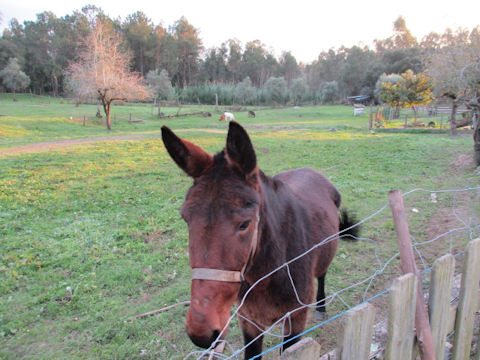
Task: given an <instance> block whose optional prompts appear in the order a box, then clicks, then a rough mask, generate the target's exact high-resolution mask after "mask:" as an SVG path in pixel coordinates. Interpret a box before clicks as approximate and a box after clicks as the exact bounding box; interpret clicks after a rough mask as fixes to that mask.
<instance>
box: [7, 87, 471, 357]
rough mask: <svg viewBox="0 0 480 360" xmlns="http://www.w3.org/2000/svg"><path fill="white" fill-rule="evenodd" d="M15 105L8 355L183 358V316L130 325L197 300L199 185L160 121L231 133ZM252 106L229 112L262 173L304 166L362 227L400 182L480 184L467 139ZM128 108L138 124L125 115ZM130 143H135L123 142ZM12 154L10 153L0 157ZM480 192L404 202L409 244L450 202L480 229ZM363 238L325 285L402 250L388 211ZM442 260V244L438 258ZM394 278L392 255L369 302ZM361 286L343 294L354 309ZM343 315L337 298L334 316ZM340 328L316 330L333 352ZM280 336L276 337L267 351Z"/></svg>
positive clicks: (349, 246) (215, 146)
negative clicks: (167, 141)
mask: <svg viewBox="0 0 480 360" xmlns="http://www.w3.org/2000/svg"><path fill="white" fill-rule="evenodd" d="M19 99H20V101H19V102H15V103H14V102H13V101H11V98H10V97H8V96H7V95H4V94H3V95H1V97H0V115H2V116H0V359H13V358H25V359H53V358H55V359H138V358H141V359H183V358H184V357H185V356H186V355H187V354H189V353H190V352H191V351H195V350H197V349H196V348H195V346H194V345H193V344H192V343H191V342H190V340H189V339H188V337H187V335H186V333H185V331H184V325H183V322H184V318H185V313H186V308H184V307H178V308H175V309H173V310H170V311H168V312H165V313H162V314H158V315H155V316H152V317H148V318H144V319H141V320H135V321H129V322H127V321H126V319H128V318H130V317H132V316H134V315H136V314H140V313H143V312H147V311H151V310H155V309H158V308H161V307H163V306H166V305H171V304H175V303H177V302H180V301H184V300H188V299H189V285H190V280H189V277H190V268H189V266H188V254H187V243H188V233H187V228H186V225H185V224H184V223H183V221H182V220H181V219H180V215H179V209H180V206H181V204H182V202H183V198H184V195H185V192H186V190H187V189H188V187H189V186H190V184H191V180H190V179H189V178H188V177H186V176H185V175H183V173H182V172H181V171H180V170H179V169H178V168H177V167H176V166H175V165H174V163H173V161H171V159H170V158H169V157H168V154H167V153H166V151H165V149H164V147H163V144H162V142H161V139H160V127H161V126H162V125H167V126H169V127H171V128H172V129H174V130H176V131H178V134H179V135H180V136H182V137H184V138H188V139H189V140H191V141H194V142H195V143H197V144H199V145H200V146H202V147H204V148H205V149H206V150H208V151H210V152H215V151H219V150H221V149H222V147H223V146H224V143H225V134H226V128H227V124H225V123H224V122H219V121H217V119H218V116H217V115H218V114H216V113H214V116H213V117H211V118H203V117H202V116H193V117H184V118H178V119H169V120H159V119H157V118H156V116H155V114H156V109H152V108H151V106H149V105H143V106H140V105H137V106H135V105H124V106H116V107H114V108H113V113H114V114H115V119H116V120H114V121H113V130H112V131H111V132H107V131H106V129H105V126H104V125H103V124H102V123H100V122H98V121H88V122H87V124H86V126H83V124H82V122H81V121H78V120H76V119H83V115H84V114H86V115H87V116H89V117H90V118H94V115H95V113H96V106H92V105H80V106H79V107H75V106H74V105H73V103H68V102H67V101H62V100H58V99H48V98H37V97H30V96H23V97H21V96H20V97H19ZM199 109H201V110H208V111H213V108H212V107H201V106H192V107H184V108H182V109H181V111H182V112H191V111H197V110H199ZM177 110H178V109H177V108H165V109H164V112H166V113H176V112H177ZM256 112H257V117H256V118H255V119H250V118H248V117H247V114H246V112H239V113H236V114H235V115H236V118H237V120H238V121H239V122H240V123H241V124H243V125H244V126H245V128H246V129H247V130H248V131H249V133H250V135H251V138H252V141H253V144H254V146H255V148H256V150H257V157H258V164H259V167H260V168H261V169H262V170H263V171H264V172H265V173H267V174H268V175H274V174H275V173H277V172H279V171H282V170H286V169H291V168H296V167H303V166H310V167H313V168H315V169H317V170H319V171H321V172H323V173H324V174H325V175H326V176H327V177H329V178H330V179H331V180H332V181H333V182H334V184H335V185H336V186H337V188H338V189H339V190H340V192H341V193H342V196H343V204H344V205H345V206H347V207H348V208H351V209H352V210H354V211H355V212H356V213H357V216H358V218H359V219H362V218H364V217H366V216H368V215H370V214H372V213H373V212H375V211H376V210H378V209H379V208H380V207H381V206H383V205H384V204H385V203H386V202H387V201H388V200H387V192H388V191H389V190H390V189H401V190H402V191H404V192H405V191H409V190H412V189H415V188H424V189H430V190H441V189H450V188H466V187H473V186H478V184H479V183H480V181H479V180H480V178H479V175H478V174H476V173H475V171H474V170H475V169H474V165H473V160H472V157H471V153H472V145H473V141H472V138H471V136H470V135H462V136H459V137H455V138H452V137H450V136H449V135H448V134H445V133H441V134H440V133H439V134H427V133H414V132H411V133H396V134H390V133H376V134H372V133H370V132H369V131H368V130H367V129H366V127H367V119H368V113H367V112H366V113H365V114H364V115H363V116H362V117H353V116H352V109H351V108H350V107H344V106H322V107H308V108H300V109H294V108H284V109H256ZM130 113H132V116H133V117H135V118H141V119H142V120H143V122H140V123H130V122H128V118H129V116H130ZM70 117H72V119H70ZM333 130H334V131H333ZM120 135H131V136H132V138H131V139H129V140H128V139H125V138H124V139H123V140H119V139H118V136H120ZM106 136H108V137H111V139H107V140H102V141H99V142H91V143H84V144H73V145H71V146H63V147H58V148H54V149H52V150H48V149H43V150H38V151H36V150H35V151H30V152H18V153H17V152H16V151H15V148H16V147H17V146H25V145H29V144H34V143H38V142H49V141H57V140H66V139H79V138H95V137H106ZM133 136H135V137H133ZM7 149H10V150H11V151H10V152H9V154H4V155H1V151H2V150H7ZM478 196H479V195H478V192H477V193H474V194H468V195H467V196H460V195H458V196H457V195H455V196H454V195H452V194H450V193H448V194H438V199H439V201H438V203H432V202H431V201H429V199H430V194H425V193H413V194H412V195H410V196H409V197H408V198H407V199H406V204H407V206H409V207H415V208H416V209H418V210H419V211H418V212H415V213H413V212H409V221H410V226H411V231H412V235H413V236H414V237H415V239H416V240H417V241H422V240H428V239H429V238H431V237H432V235H435V234H434V232H433V230H432V229H434V228H436V227H437V228H439V229H443V225H442V224H443V223H444V221H445V217H446V216H447V215H448V214H450V212H451V209H452V204H454V205H453V206H454V209H455V210H457V213H459V214H460V216H462V217H463V218H465V219H473V220H471V221H476V224H478V217H479V214H480V212H479V205H478V204H479V203H480V202H479V201H478ZM449 211H450V212H449ZM475 219H476V220H475ZM449 226H452V227H455V221H454V220H452V221H451V223H450V224H449ZM447 229H448V228H447ZM362 236H363V237H367V238H370V239H372V241H365V242H356V243H342V245H341V247H340V249H339V251H338V256H337V257H336V259H335V261H334V263H333V264H332V266H331V268H330V270H329V276H328V277H327V292H330V293H331V292H333V291H337V290H339V289H341V288H343V287H345V286H348V285H350V284H353V283H355V282H358V281H360V280H362V279H364V278H365V277H366V276H368V275H370V274H371V273H372V272H373V271H375V266H377V264H376V262H377V260H376V258H375V254H374V250H376V252H377V256H378V257H380V258H383V259H386V258H388V257H389V256H391V254H394V253H395V251H396V243H395V237H394V229H393V223H392V221H391V219H390V216H389V210H388V209H387V210H386V211H384V212H383V213H382V214H380V215H379V216H377V217H375V218H374V219H372V220H371V221H368V222H366V223H365V224H364V228H363V232H362ZM477 236H478V234H477ZM467 237H468V236H466V235H465V234H462V235H461V236H458V238H457V237H456V238H455V241H458V242H459V243H458V244H457V243H455V246H456V247H458V248H461V247H462V246H463V244H464V243H465V241H466V240H467ZM450 240H451V239H450ZM445 246H446V247H447V248H448V246H449V245H448V244H447V245H445ZM445 246H444V247H445ZM441 251H443V248H442V249H439V248H436V249H432V251H431V255H432V256H433V255H436V254H437V253H441ZM396 273H397V268H396V262H395V261H394V262H393V263H392V264H391V266H390V267H389V268H388V271H387V272H386V273H385V277H384V278H381V279H380V278H379V280H378V282H376V283H375V287H373V288H371V289H370V291H369V293H371V294H374V293H376V292H378V291H381V290H382V286H384V285H385V284H388V279H389V276H390V275H393V274H396ZM363 291H364V288H363V289H353V290H352V291H349V292H347V293H344V294H343V295H342V296H343V299H344V301H345V302H346V303H348V304H355V303H358V301H359V299H360V297H361V295H362V293H363ZM344 309H345V305H344V304H343V303H342V302H341V301H335V302H334V303H333V304H332V305H331V307H330V309H329V313H330V314H331V315H333V314H334V313H336V312H339V311H342V310H344ZM333 326H335V325H333ZM331 332H332V328H329V327H325V328H320V329H319V330H315V333H314V334H313V335H312V336H314V337H315V338H316V339H318V340H319V341H321V342H323V343H327V344H328V345H331V343H332V342H334V336H332V334H331ZM227 339H228V340H229V342H231V343H232V344H233V345H234V346H235V347H237V348H238V347H239V345H240V344H241V340H240V339H241V336H240V331H239V329H238V325H237V323H236V321H234V323H233V325H232V327H231V329H230V331H229V334H228V337H227ZM277 342H278V340H277V339H275V338H269V337H267V339H266V346H267V347H268V345H271V344H274V343H277ZM276 354H277V352H275V355H276ZM267 358H268V357H267Z"/></svg>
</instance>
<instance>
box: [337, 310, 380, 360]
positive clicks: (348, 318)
mask: <svg viewBox="0 0 480 360" xmlns="http://www.w3.org/2000/svg"><path fill="white" fill-rule="evenodd" d="M374 320H375V308H374V307H373V306H372V305H370V304H369V303H365V304H362V305H359V306H356V307H355V308H353V309H352V310H350V311H348V312H347V313H346V314H345V322H344V326H343V330H342V332H341V335H340V337H339V341H338V347H337V351H336V359H337V360H368V358H369V355H370V344H371V343H372V335H373V322H374Z"/></svg>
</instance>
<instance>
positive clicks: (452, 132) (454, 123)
mask: <svg viewBox="0 0 480 360" xmlns="http://www.w3.org/2000/svg"><path fill="white" fill-rule="evenodd" d="M457 107H458V103H457V102H456V101H455V100H453V101H452V111H451V112H450V118H449V119H448V120H449V121H450V135H452V136H455V135H457V120H456V119H455V115H456V113H457Z"/></svg>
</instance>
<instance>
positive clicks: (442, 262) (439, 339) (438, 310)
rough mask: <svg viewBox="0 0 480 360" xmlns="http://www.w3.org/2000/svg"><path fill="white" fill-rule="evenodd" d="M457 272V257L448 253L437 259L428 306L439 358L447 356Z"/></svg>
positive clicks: (432, 275) (434, 265) (431, 278)
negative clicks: (454, 280)
mask: <svg viewBox="0 0 480 360" xmlns="http://www.w3.org/2000/svg"><path fill="white" fill-rule="evenodd" d="M454 272H455V258H454V257H453V255H452V254H446V255H444V256H442V257H441V258H439V259H437V260H435V263H434V264H433V270H432V274H431V277H430V295H429V298H428V308H429V315H430V322H431V327H432V337H433V343H434V345H435V354H436V356H437V359H439V360H441V359H443V358H444V357H445V343H446V337H447V333H448V325H449V322H450V294H451V292H452V286H453V275H454Z"/></svg>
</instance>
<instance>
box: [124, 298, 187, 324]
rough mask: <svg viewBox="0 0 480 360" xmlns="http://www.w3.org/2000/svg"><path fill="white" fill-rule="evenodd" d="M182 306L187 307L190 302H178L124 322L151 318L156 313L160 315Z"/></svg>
mask: <svg viewBox="0 0 480 360" xmlns="http://www.w3.org/2000/svg"><path fill="white" fill-rule="evenodd" d="M182 305H184V306H189V305H190V300H187V301H182V302H179V303H177V304H173V305H169V306H166V307H164V308H161V309H158V310H153V311H149V312H146V313H143V314H139V315H135V316H134V317H131V318H129V319H127V320H126V321H132V320H134V319H141V318H144V317H147V316H152V315H155V314H158V313H161V312H164V311H168V310H171V309H173V308H176V307H177V306H182Z"/></svg>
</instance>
